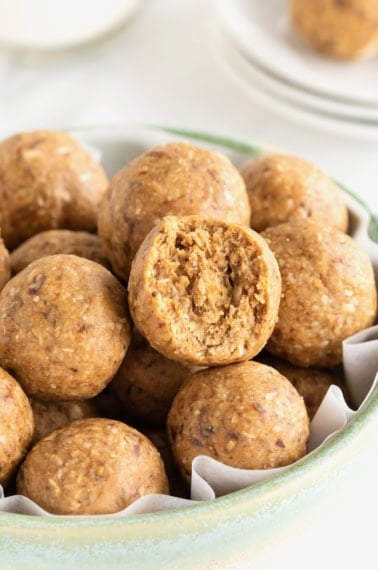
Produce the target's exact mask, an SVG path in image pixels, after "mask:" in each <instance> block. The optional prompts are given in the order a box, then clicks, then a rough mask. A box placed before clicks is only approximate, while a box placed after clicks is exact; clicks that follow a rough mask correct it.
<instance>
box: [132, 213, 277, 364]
mask: <svg viewBox="0 0 378 570" xmlns="http://www.w3.org/2000/svg"><path fill="white" fill-rule="evenodd" d="M280 294H281V279H280V273H279V270H278V265H277V262H276V260H275V258H274V256H273V254H272V252H271V250H270V249H269V247H268V246H267V244H266V242H265V240H264V239H263V238H262V237H261V236H260V235H259V234H257V233H256V232H254V231H253V230H251V229H249V228H247V227H246V226H240V225H237V224H233V223H230V222H225V221H222V220H219V219H216V218H202V217H199V216H184V217H181V218H180V217H174V216H167V217H166V218H164V219H163V220H162V221H161V222H160V223H158V224H157V225H156V226H155V228H154V229H153V230H152V231H151V232H150V234H149V235H148V236H147V238H146V239H145V241H144V242H143V244H142V245H141V247H140V248H139V250H138V253H137V255H136V257H135V258H134V262H133V266H132V270H131V274H130V280H129V304H130V312H131V315H132V318H133V321H134V323H135V325H136V327H137V328H138V330H139V331H140V332H141V333H142V335H143V336H144V337H145V338H147V340H148V342H149V343H150V344H151V346H153V347H154V348H155V349H156V350H158V351H159V352H161V353H162V354H164V356H166V357H167V358H170V359H172V360H177V361H179V362H182V363H184V364H190V365H197V366H208V365H213V366H214V365H223V364H230V363H232V362H238V361H243V360H248V359H249V358H252V357H253V356H254V355H256V354H257V353H258V352H259V351H260V350H261V349H262V348H263V346H264V345H265V343H266V342H267V340H268V338H269V336H270V334H271V332H272V330H273V327H274V325H275V323H276V319H277V313H278V306H279V301H280Z"/></svg>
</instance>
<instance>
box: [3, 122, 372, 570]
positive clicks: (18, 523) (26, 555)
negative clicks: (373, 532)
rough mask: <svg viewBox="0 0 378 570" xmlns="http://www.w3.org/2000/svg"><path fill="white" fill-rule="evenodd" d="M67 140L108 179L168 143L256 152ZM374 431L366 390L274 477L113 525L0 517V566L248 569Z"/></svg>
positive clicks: (228, 145) (342, 474)
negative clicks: (316, 443)
mask: <svg viewBox="0 0 378 570" xmlns="http://www.w3.org/2000/svg"><path fill="white" fill-rule="evenodd" d="M71 133H72V134H73V135H74V136H77V137H78V138H79V139H81V140H82V141H83V142H84V143H86V144H87V145H88V146H90V147H92V148H93V149H94V150H95V151H98V152H99V157H100V158H101V161H102V163H103V165H104V166H105V168H106V170H107V171H108V173H109V174H110V175H112V174H113V173H114V172H116V171H117V170H118V169H119V168H121V167H122V166H123V165H124V164H126V162H128V161H129V160H130V159H132V158H133V157H135V156H137V155H138V154H140V153H141V152H143V151H144V150H146V148H149V147H151V146H153V145H155V144H158V143H161V142H168V141H169V140H177V139H186V140H191V141H192V142H197V143H198V144H202V145H203V146H207V147H209V148H213V149H214V148H215V149H217V150H220V151H222V152H224V153H226V154H227V155H228V156H229V157H230V158H231V159H232V160H233V161H234V162H235V163H236V164H237V165H238V166H240V165H241V164H242V163H243V162H246V161H247V160H249V159H250V157H251V156H253V155H257V154H259V153H260V152H261V149H260V148H259V147H258V146H252V145H249V144H244V143H239V142H237V141H234V140H228V139H227V140H226V139H222V138H218V137H213V136H210V135H205V134H202V133H190V132H184V131H176V130H173V129H162V128H142V129H141V128H126V129H124V128H118V129H105V128H94V129H82V130H75V129H73V130H71ZM345 190H346V189H345ZM346 192H347V191H346ZM348 192H349V191H348ZM346 201H347V204H348V207H349V210H350V213H351V228H352V232H353V234H354V235H356V236H358V237H359V241H360V242H362V243H365V245H366V246H367V249H368V250H369V252H373V257H374V250H375V256H376V257H375V259H373V263H375V265H376V270H377V268H378V251H377V250H378V247H377V245H376V243H375V242H378V235H377V234H378V231H377V220H376V219H375V218H374V217H373V216H371V215H369V209H368V207H367V206H366V204H364V202H363V201H362V200H361V199H359V198H358V197H357V196H355V195H353V194H352V193H346ZM370 214H371V212H370ZM374 240H375V241H374ZM377 427H378V390H377V389H375V390H373V391H372V393H371V394H370V396H369V397H368V398H367V399H366V401H365V402H364V403H363V405H362V406H361V408H360V409H359V412H358V413H357V414H356V415H355V416H354V417H353V418H352V419H351V420H350V421H349V423H348V424H347V425H346V426H345V427H344V428H342V429H341V430H340V431H339V432H338V433H337V434H336V435H335V436H334V437H332V438H331V439H330V440H329V441H328V442H327V443H325V444H324V445H322V446H321V447H319V448H317V449H316V450H315V451H313V452H312V453H311V454H309V455H307V456H306V457H304V458H303V459H301V460H300V461H298V462H297V463H295V464H294V465H292V466H291V467H289V468H288V469H286V470H284V471H281V472H280V473H279V474H277V475H274V476H273V477H271V478H269V479H267V480H265V481H262V482H259V483H256V484H254V485H252V486H249V487H247V488H245V489H243V490H241V491H237V492H233V493H230V494H228V495H226V496H223V497H219V498H217V499H215V500H211V501H204V502H201V503H196V504H193V505H192V506H189V507H185V508H176V509H174V510H166V511H160V512H155V513H150V514H139V515H132V516H120V517H109V516H104V517H101V516H100V517H89V516H87V517H64V516H63V517H39V516H30V515H24V514H15V513H0V568H1V570H6V569H12V570H18V569H20V570H21V569H22V570H28V569H33V570H35V569H38V570H47V569H49V570H51V569H52V568H54V569H56V570H57V569H61V568H62V569H63V568H75V569H76V568H77V569H80V570H87V569H88V570H89V569H91V570H95V569H101V570H102V569H105V568H106V569H109V570H111V569H121V568H122V569H123V568H130V569H143V570H149V569H155V570H156V569H162V568H164V569H172V568H180V570H186V569H213V568H214V569H215V568H235V567H236V566H235V565H236V564H239V563H240V564H242V563H246V564H247V565H246V566H243V568H244V567H245V568H251V567H252V565H253V560H257V558H258V557H259V556H260V554H261V552H263V551H264V550H266V549H267V548H269V547H271V546H272V545H273V544H275V543H277V541H279V540H280V539H282V537H283V536H287V535H288V533H291V534H293V533H295V532H296V531H297V529H299V528H301V527H302V525H304V524H306V521H308V520H309V519H310V518H313V517H315V516H317V513H319V512H320V511H321V510H322V509H324V508H327V500H328V498H329V497H330V496H332V495H333V494H334V493H335V490H337V489H338V487H339V486H340V484H341V482H342V481H343V480H345V478H347V477H348V476H350V474H352V475H353V473H354V470H355V469H356V468H357V467H358V465H360V464H361V454H365V455H366V454H368V453H369V449H370V447H369V446H371V443H372V441H373V440H374V435H375V434H374V432H376V429H377ZM243 561H244V562H243ZM246 561H248V562H246ZM237 567H239V566H237Z"/></svg>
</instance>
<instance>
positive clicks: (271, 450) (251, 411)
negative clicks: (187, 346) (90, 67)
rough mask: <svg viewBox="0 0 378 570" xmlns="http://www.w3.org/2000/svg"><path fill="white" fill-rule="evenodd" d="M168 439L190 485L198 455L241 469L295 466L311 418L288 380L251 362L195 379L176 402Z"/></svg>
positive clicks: (212, 370)
mask: <svg viewBox="0 0 378 570" xmlns="http://www.w3.org/2000/svg"><path fill="white" fill-rule="evenodd" d="M168 437H169V440H170V444H171V446H172V450H173V455H174V457H175V460H176V462H177V464H178V466H179V467H180V470H181V473H182V475H183V476H184V477H185V478H186V480H190V476H191V466H192V461H193V459H194V458H195V457H196V456H197V455H208V456H210V457H213V458H214V459H216V460H218V461H220V462H222V463H225V464H226V465H230V466H231V467H238V468H241V469H271V468H273V467H280V466H282V465H288V464H290V463H292V462H294V461H296V460H297V459H299V458H300V457H302V456H303V455H304V454H305V453H306V451H307V440H308V437H309V419H308V416H307V411H306V406H305V404H304V401H303V398H302V397H301V396H300V395H299V394H298V392H297V390H296V389H295V388H294V386H293V385H292V384H291V383H290V382H289V380H287V378H285V377H284V376H282V375H281V374H280V373H279V372H277V370H274V369H273V368H271V367H269V366H265V365H264V364H260V363H258V362H252V361H249V362H243V363H238V364H232V365H230V366H224V367H219V368H209V369H208V370H204V371H201V372H198V373H196V374H194V375H193V376H191V377H190V378H189V379H188V380H187V381H186V382H185V383H184V385H183V386H182V388H181V389H180V390H179V392H178V393H177V395H176V396H175V398H174V400H173V403H172V407H171V409H170V412H169V414H168Z"/></svg>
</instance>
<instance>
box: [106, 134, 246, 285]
mask: <svg viewBox="0 0 378 570" xmlns="http://www.w3.org/2000/svg"><path fill="white" fill-rule="evenodd" d="M192 214H193V215H194V214H196V215H202V216H214V217H216V218H221V219H224V220H228V221H230V222H235V223H240V224H247V225H249V218H250V208H249V202H248V196H247V193H246V190H245V185H244V182H243V179H242V177H241V176H240V174H239V172H238V170H237V168H236V167H235V166H234V165H233V164H232V163H231V162H230V160H229V159H228V158H227V157H226V156H224V155H222V154H219V153H215V152H212V151H209V150H205V149H203V148H199V147H196V146H194V145H192V144H188V143H184V142H174V143H168V144H165V145H161V146H157V147H154V148H152V149H151V150H149V151H147V152H145V153H144V154H142V155H140V156H139V157H137V158H136V159H134V160H133V161H131V162H130V163H129V164H127V165H126V166H125V167H124V168H123V169H122V170H120V171H119V172H118V173H117V174H116V175H115V176H114V177H113V178H112V180H111V184H110V188H109V190H108V192H107V194H106V196H105V198H104V200H103V201H102V204H101V208H100V211H99V220H98V224H99V235H100V238H101V242H102V246H103V249H104V252H105V255H106V256H107V257H108V258H109V260H110V262H111V264H112V266H113V270H114V271H115V273H116V274H117V275H118V276H119V277H120V278H121V279H123V280H126V279H127V278H128V275H129V272H130V266H131V262H132V259H133V257H134V256H135V254H136V252H137V250H138V248H139V246H140V244H141V243H142V241H143V239H144V238H145V237H146V235H147V234H148V233H149V231H150V230H151V229H152V228H153V226H154V225H155V224H156V223H157V222H158V221H159V220H160V219H161V218H163V217H164V216H168V215H174V216H185V215H192Z"/></svg>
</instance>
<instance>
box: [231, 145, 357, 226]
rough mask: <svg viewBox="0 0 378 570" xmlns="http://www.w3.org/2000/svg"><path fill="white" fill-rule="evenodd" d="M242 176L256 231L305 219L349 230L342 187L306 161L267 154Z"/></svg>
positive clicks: (251, 165)
mask: <svg viewBox="0 0 378 570" xmlns="http://www.w3.org/2000/svg"><path fill="white" fill-rule="evenodd" d="M241 174H242V176H243V178H244V181H245V184H246V188H247V192H248V197H249V201H250V204H251V211H252V214H251V227H252V228H253V229H255V230H256V231H258V232H261V231H262V230H265V228H267V227H270V226H275V225H277V224H280V223H282V222H288V221H290V220H301V219H304V218H311V219H313V220H314V221H319V222H322V223H324V224H329V225H330V226H333V227H335V228H336V229H338V230H341V231H342V232H346V231H347V229H348V210H347V208H346V205H345V204H344V201H343V197H342V194H341V190H340V188H339V187H338V186H337V185H336V184H335V183H334V182H333V181H332V180H331V179H330V178H329V177H328V176H327V175H326V174H324V172H322V171H321V170H320V169H319V168H317V167H316V166H315V165H313V164H311V163H310V162H308V161H307V160H304V159H302V158H299V157H297V156H293V155H287V154H268V155H265V156H261V157H259V158H257V159H255V160H253V161H251V162H249V163H248V164H247V165H246V166H245V167H244V168H243V170H242V171H241Z"/></svg>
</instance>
